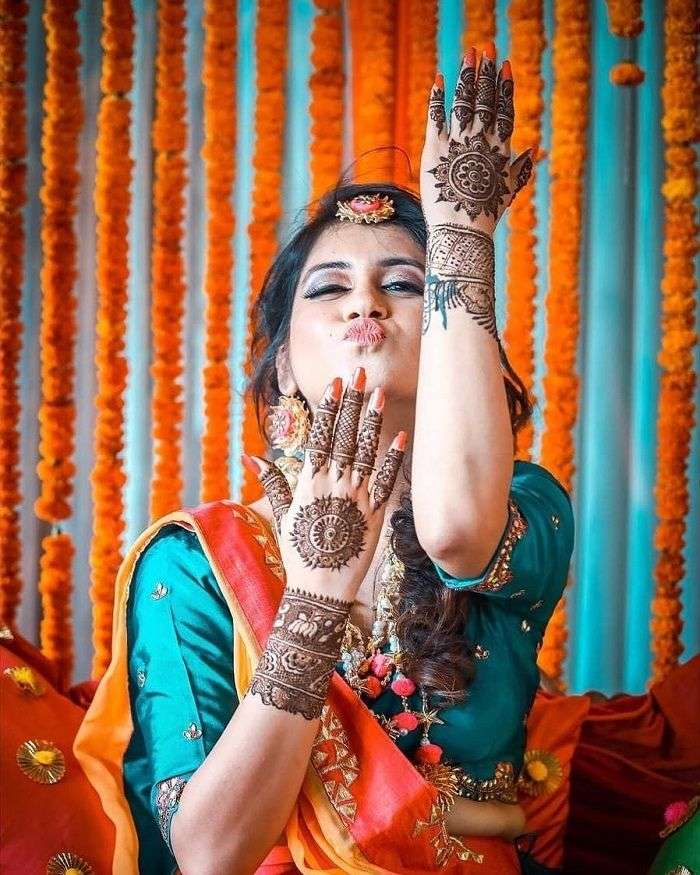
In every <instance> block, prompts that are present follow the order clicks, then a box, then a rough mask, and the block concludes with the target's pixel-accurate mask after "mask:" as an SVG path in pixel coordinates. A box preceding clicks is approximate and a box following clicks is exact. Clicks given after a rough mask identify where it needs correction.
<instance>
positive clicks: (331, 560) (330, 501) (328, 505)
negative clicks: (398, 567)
mask: <svg viewBox="0 0 700 875" xmlns="http://www.w3.org/2000/svg"><path fill="white" fill-rule="evenodd" d="M366 531H367V522H366V520H365V517H364V514H363V513H362V511H361V510H360V508H359V507H358V506H357V503H356V502H355V501H354V500H353V499H352V498H341V497H340V496H338V495H323V496H321V497H320V498H316V499H314V500H313V501H312V502H311V503H310V504H306V505H303V506H302V507H300V508H299V510H298V511H297V512H296V515H295V517H294V522H293V523H292V531H291V533H290V539H291V542H292V544H294V546H295V547H296V549H297V553H299V555H300V556H301V558H302V559H303V560H304V565H307V566H308V567H309V568H328V569H330V570H331V571H338V570H339V569H340V568H342V567H343V566H344V565H348V564H349V562H350V560H351V559H352V558H353V557H354V556H359V555H360V553H361V552H362V550H363V547H364V538H365V532H366Z"/></svg>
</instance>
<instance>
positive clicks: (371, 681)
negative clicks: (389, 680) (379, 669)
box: [362, 674, 382, 699]
mask: <svg viewBox="0 0 700 875" xmlns="http://www.w3.org/2000/svg"><path fill="white" fill-rule="evenodd" d="M362 688H363V690H364V691H365V693H367V695H368V696H369V697H370V698H371V699H376V698H377V696H378V695H379V694H380V693H381V691H382V682H381V681H380V680H379V678H375V676H374V675H372V674H371V675H370V676H369V677H366V678H365V679H364V682H363V684H362Z"/></svg>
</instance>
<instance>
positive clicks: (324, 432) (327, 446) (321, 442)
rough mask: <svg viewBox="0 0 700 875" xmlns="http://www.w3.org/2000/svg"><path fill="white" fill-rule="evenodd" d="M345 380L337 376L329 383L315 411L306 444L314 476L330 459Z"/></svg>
mask: <svg viewBox="0 0 700 875" xmlns="http://www.w3.org/2000/svg"><path fill="white" fill-rule="evenodd" d="M342 386H343V382H342V380H341V379H340V377H336V378H335V379H334V380H333V382H331V383H329V384H328V386H327V387H326V391H325V393H324V395H323V398H322V399H321V401H320V403H319V405H318V407H317V408H316V412H315V413H314V417H313V422H312V425H311V431H310V432H309V439H308V442H307V444H306V451H307V458H308V460H309V461H310V462H311V469H312V474H311V476H312V477H313V476H314V475H316V474H318V472H319V471H320V470H321V468H322V467H323V466H324V465H325V464H326V463H327V462H329V461H330V454H331V445H332V443H333V426H334V425H335V418H336V415H337V413H338V407H339V403H340V391H341V389H342Z"/></svg>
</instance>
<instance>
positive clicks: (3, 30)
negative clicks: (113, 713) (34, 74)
mask: <svg viewBox="0 0 700 875" xmlns="http://www.w3.org/2000/svg"><path fill="white" fill-rule="evenodd" d="M27 12H28V6H27V4H26V3H24V2H17V0H0V57H2V58H3V64H2V67H1V68H0V69H1V72H0V125H1V126H2V130H3V131H10V130H11V131H12V136H11V137H8V136H3V137H2V138H0V190H1V191H2V193H3V209H2V210H1V211H0V247H2V252H3V255H4V258H3V272H2V301H3V307H2V317H1V318H0V357H1V358H0V361H1V362H2V365H1V366H0V509H1V512H0V619H1V620H2V622H4V623H6V624H7V625H8V626H11V627H14V623H15V617H16V614H17V605H18V604H19V600H20V591H21V587H22V584H21V580H20V561H21V555H22V551H21V538H20V518H19V505H20V502H21V500H22V495H21V492H20V464H19V462H20V457H19V442H20V434H19V421H20V401H19V385H18V383H19V359H20V354H21V350H22V321H21V315H22V307H21V299H22V265H23V263H24V240H25V237H24V219H23V215H22V207H23V206H24V204H25V202H26V199H27V185H26V178H27V110H26V97H25V90H24V88H25V81H26V66H25V64H26V57H27V47H26V42H27Z"/></svg>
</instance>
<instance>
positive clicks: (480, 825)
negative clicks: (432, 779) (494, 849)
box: [445, 797, 526, 841]
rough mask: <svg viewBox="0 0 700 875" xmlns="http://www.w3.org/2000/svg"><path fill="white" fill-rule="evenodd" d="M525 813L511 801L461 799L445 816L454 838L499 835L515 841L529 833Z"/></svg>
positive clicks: (457, 800)
mask: <svg viewBox="0 0 700 875" xmlns="http://www.w3.org/2000/svg"><path fill="white" fill-rule="evenodd" d="M525 823H526V821H525V813H524V811H523V809H522V807H521V806H520V805H514V804H512V803H508V802H496V801H489V802H475V801H474V800H472V799H462V798H461V797H457V799H456V800H455V804H454V806H453V808H451V809H450V811H449V812H448V813H447V815H446V817H445V825H446V827H447V831H448V832H449V833H450V835H454V836H460V835H464V836H498V837H500V838H504V839H507V840H508V841H512V840H513V839H514V838H515V837H516V836H519V835H520V834H521V833H522V832H524V831H525Z"/></svg>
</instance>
